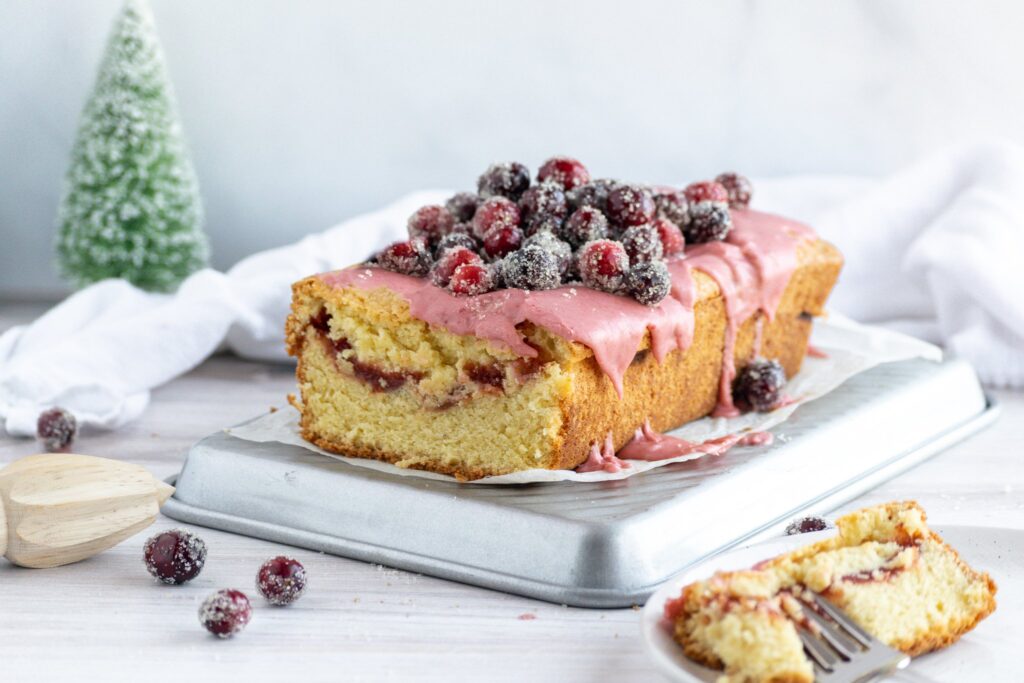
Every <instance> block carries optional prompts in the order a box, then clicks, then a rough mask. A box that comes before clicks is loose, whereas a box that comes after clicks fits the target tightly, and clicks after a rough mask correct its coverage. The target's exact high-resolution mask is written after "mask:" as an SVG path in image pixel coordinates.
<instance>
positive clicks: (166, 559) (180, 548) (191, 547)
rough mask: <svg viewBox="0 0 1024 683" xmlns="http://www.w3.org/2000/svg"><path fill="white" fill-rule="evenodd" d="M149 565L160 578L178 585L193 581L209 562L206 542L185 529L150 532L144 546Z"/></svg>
mask: <svg viewBox="0 0 1024 683" xmlns="http://www.w3.org/2000/svg"><path fill="white" fill-rule="evenodd" d="M142 559H143V561H144V562H145V563H146V569H147V570H149V573H150V574H152V575H153V577H155V578H157V579H159V580H160V581H162V582H164V583H167V584H171V585H179V584H182V583H185V582H187V581H191V580H192V579H194V578H195V577H196V576H198V575H199V572H201V571H202V569H203V565H204V564H206V543H204V542H203V539H201V538H199V537H198V536H196V535H195V534H193V533H190V532H188V531H185V530H184V529H171V530H170V531H163V532H161V533H159V534H156V535H155V536H151V537H150V538H149V540H147V541H146V543H145V545H144V546H143V547H142Z"/></svg>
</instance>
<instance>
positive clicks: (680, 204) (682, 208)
mask: <svg viewBox="0 0 1024 683" xmlns="http://www.w3.org/2000/svg"><path fill="white" fill-rule="evenodd" d="M654 206H655V208H656V210H657V213H658V216H659V217H660V218H665V219H668V220H670V221H672V222H673V223H675V224H676V225H686V224H687V223H689V222H690V202H689V200H688V199H687V198H686V193H685V192H683V191H682V190H672V191H665V192H659V193H658V194H656V195H654Z"/></svg>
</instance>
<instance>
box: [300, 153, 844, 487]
mask: <svg viewBox="0 0 1024 683" xmlns="http://www.w3.org/2000/svg"><path fill="white" fill-rule="evenodd" d="M749 200H750V185H749V182H748V181H746V179H745V178H743V177H742V176H737V175H735V174H723V175H722V176H720V177H719V178H718V179H717V180H716V181H704V182H700V183H694V184H691V185H690V186H688V187H686V188H685V189H682V190H678V189H672V188H665V187H655V188H650V187H646V186H641V185H635V184H626V183H620V182H617V181H607V180H591V179H590V176H589V173H588V172H587V171H586V169H585V168H584V167H583V166H582V164H579V162H577V161H575V160H573V159H569V158H566V157H556V158H554V159H551V160H549V161H548V162H546V163H545V164H544V165H543V166H542V167H541V169H540V173H539V174H538V177H537V182H536V184H532V185H531V179H530V175H529V173H528V172H527V171H526V169H525V167H523V166H521V165H520V164H496V165H494V166H492V167H491V168H489V169H488V171H487V172H485V173H484V175H483V176H481V178H480V181H479V183H478V192H477V193H459V194H457V195H455V196H454V197H452V198H451V199H450V200H449V201H448V202H447V203H446V204H445V205H444V206H440V205H437V206H426V207H423V208H421V209H420V210H418V211H417V212H416V213H415V214H414V215H413V216H412V217H411V218H410V219H409V233H410V238H409V240H407V241H404V242H399V243H396V244H393V245H391V246H389V247H387V248H386V249H384V250H383V251H382V252H380V253H379V254H377V255H375V256H373V257H372V258H371V259H370V260H369V261H367V262H366V263H361V264H358V265H355V266H352V267H350V268H346V269H343V270H339V271H334V272H329V273H323V274H319V275H314V276H311V277H308V278H306V279H304V280H301V281H299V282H297V283H296V284H295V285H294V286H293V301H292V311H291V315H290V316H289V319H288V322H287V329H286V334H287V344H288V351H289V353H291V354H292V355H293V356H295V357H296V358H297V359H298V367H297V376H298V383H299V389H300V394H299V396H298V397H295V399H294V402H295V404H296V407H297V408H298V409H299V410H300V412H301V429H302V434H303V437H304V438H305V439H307V440H308V441H310V442H312V443H314V444H316V445H318V446H320V447H322V448H324V449H326V450H329V451H332V452H337V453H341V454H345V455H348V456H355V457H365V458H376V459H379V460H384V461H388V462H391V463H394V464H396V465H398V466H400V467H412V468H420V469H425V470H430V471H434V472H440V473H445V474H450V475H453V476H455V477H457V478H459V479H461V480H471V479H477V478H481V477H485V476H489V475H499V474H505V473H509V472H516V471H520V470H525V469H531V468H546V469H572V468H577V467H580V466H581V465H583V464H584V463H587V462H588V461H589V462H593V461H594V458H593V453H594V452H595V449H597V448H599V447H600V446H601V445H602V444H608V445H610V447H611V449H612V450H618V449H619V448H621V447H622V446H624V445H625V444H626V443H627V442H629V441H630V440H631V439H632V438H633V436H634V433H635V432H636V430H637V428H638V427H640V426H641V425H642V424H645V423H646V424H647V426H648V427H649V428H650V429H653V430H668V429H672V428H675V427H678V426H679V425H682V424H684V423H686V422H689V421H691V420H694V419H697V418H700V417H703V416H706V415H709V414H715V415H725V416H728V415H735V414H738V412H739V411H740V410H742V409H751V408H753V409H758V410H770V409H772V408H773V407H774V406H776V405H777V404H778V402H779V401H780V400H782V399H783V398H784V397H783V396H782V394H781V393H780V392H781V384H782V383H783V382H784V381H785V378H786V377H788V376H792V375H793V374H794V373H796V372H797V371H798V370H799V369H800V366H801V363H802V361H803V358H804V355H805V352H806V349H807V340H808V336H809V334H810V329H811V325H812V320H813V318H814V317H815V316H817V315H820V314H821V313H822V311H823V306H824V304H825V301H826V299H827V297H828V295H829V292H830V291H831V289H832V286H833V284H834V283H835V280H836V278H837V276H838V273H839V270H840V268H841V265H842V257H841V256H840V254H839V252H838V251H837V250H836V249H835V247H833V246H832V245H830V244H829V243H827V242H825V241H823V240H821V239H819V238H818V237H817V236H816V235H815V234H814V232H813V231H812V230H811V229H810V228H808V227H807V226H804V225H802V224H800V223H798V222H796V221H793V220H790V219H786V218H782V217H779V216H775V215H771V214H767V213H763V212H759V211H755V210H752V209H750V208H749V206H748V204H749ZM734 387H735V388H736V389H737V390H740V389H741V388H743V389H742V392H741V393H742V394H743V395H737V396H736V398H735V400H734V396H733V390H734ZM588 459H589V460H588Z"/></svg>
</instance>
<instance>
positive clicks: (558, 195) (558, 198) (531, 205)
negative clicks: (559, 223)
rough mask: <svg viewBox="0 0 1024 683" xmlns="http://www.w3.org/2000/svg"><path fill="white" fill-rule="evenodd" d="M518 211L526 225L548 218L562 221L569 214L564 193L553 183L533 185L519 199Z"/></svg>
mask: <svg viewBox="0 0 1024 683" xmlns="http://www.w3.org/2000/svg"><path fill="white" fill-rule="evenodd" d="M519 210H520V211H521V212H522V214H523V220H524V222H526V224H527V225H529V224H531V223H533V222H534V221H538V220H544V219H546V218H548V217H553V218H555V219H562V218H565V216H566V215H567V214H568V213H569V202H568V201H567V200H566V198H565V191H564V190H563V189H562V188H561V186H559V185H556V184H555V183H541V184H540V185H534V186H533V187H531V188H530V189H529V190H527V191H526V192H524V193H523V196H522V197H521V198H520V199H519Z"/></svg>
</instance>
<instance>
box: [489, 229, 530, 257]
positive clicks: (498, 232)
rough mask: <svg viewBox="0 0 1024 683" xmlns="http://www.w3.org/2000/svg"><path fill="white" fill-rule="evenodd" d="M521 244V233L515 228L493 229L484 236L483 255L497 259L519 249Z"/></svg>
mask: <svg viewBox="0 0 1024 683" xmlns="http://www.w3.org/2000/svg"><path fill="white" fill-rule="evenodd" d="M522 243H523V231H522V230H520V229H519V228H517V227H516V226H514V225H512V226H504V227H498V228H494V229H493V230H491V231H490V232H488V233H487V234H486V235H484V253H485V254H487V255H488V256H490V257H491V258H492V259H498V258H501V257H502V256H504V255H505V254H509V253H511V252H513V251H515V250H516V249H518V248H519V245H521V244H522Z"/></svg>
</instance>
